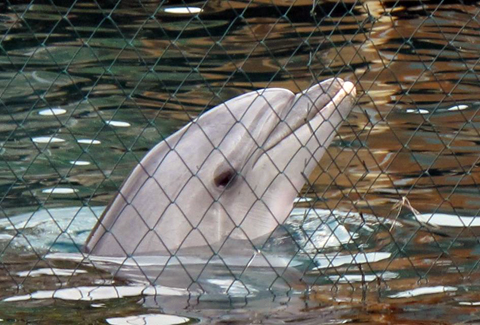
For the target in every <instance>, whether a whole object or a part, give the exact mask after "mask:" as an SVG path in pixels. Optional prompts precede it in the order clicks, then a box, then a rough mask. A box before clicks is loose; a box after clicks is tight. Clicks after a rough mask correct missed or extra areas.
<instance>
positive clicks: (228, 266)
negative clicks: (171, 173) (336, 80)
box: [0, 0, 480, 324]
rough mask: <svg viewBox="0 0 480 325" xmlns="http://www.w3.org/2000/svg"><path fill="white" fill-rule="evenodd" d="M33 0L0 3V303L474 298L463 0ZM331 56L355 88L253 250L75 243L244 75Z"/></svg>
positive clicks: (75, 310) (363, 303)
mask: <svg viewBox="0 0 480 325" xmlns="http://www.w3.org/2000/svg"><path fill="white" fill-rule="evenodd" d="M52 3H53V1H47V0H44V1H24V0H23V1H8V0H7V2H6V3H3V4H0V33H1V40H0V107H1V108H2V109H1V110H0V125H1V127H0V157H1V159H0V197H1V210H0V211H1V213H2V216H3V217H2V219H0V279H1V281H0V288H1V289H2V290H1V293H0V299H2V301H1V302H0V305H1V307H0V318H1V319H3V320H4V321H7V322H14V321H21V322H33V323H40V324H51V323H72V322H76V323H80V322H82V323H93V322H104V321H106V322H107V323H109V324H158V323H168V324H176V323H184V322H188V321H190V322H192V323H195V322H204V323H209V322H217V323H252V322H260V321H261V322H263V323H272V324H278V323H280V322H284V323H299V324H318V323H319V322H324V323H330V324H337V323H342V324H344V323H365V324H375V323H399V322H402V323H408V324H420V323H424V322H427V321H428V322H438V323H442V324H443V323H461V322H474V321H477V320H478V318H479V317H480V315H479V313H478V310H477V309H476V306H478V305H479V304H480V291H479V288H478V285H477V283H478V280H479V279H478V277H479V273H478V266H479V253H480V251H479V245H478V243H479V240H478V237H477V236H478V233H479V232H480V231H479V228H478V227H480V221H479V219H477V218H475V217H476V216H477V215H478V213H479V209H480V203H479V202H480V200H478V197H479V194H480V193H479V187H478V184H477V181H478V180H479V175H480V173H479V164H480V162H479V157H480V155H479V153H480V152H479V149H477V148H479V146H478V141H479V135H480V134H479V131H478V128H479V127H480V125H479V124H477V123H479V118H478V117H477V113H478V110H479V109H480V98H479V95H478V94H479V93H480V82H479V81H480V80H479V69H480V68H479V67H480V66H479V64H478V63H479V59H478V53H479V48H480V36H479V33H478V31H479V29H480V22H479V18H478V15H479V13H480V7H479V6H478V3H477V2H476V1H461V2H458V1H443V2H441V5H439V4H438V3H437V2H434V1H402V2H396V1H376V0H372V1H354V0H345V1H343V2H337V1H321V2H319V3H316V4H312V2H311V1H304V0H299V1H296V2H294V1H273V2H272V1H262V0H259V1H254V2H240V1H216V0H214V1H209V2H206V3H201V2H191V3H190V2H189V3H188V5H189V6H190V7H188V8H189V9H186V8H187V7H186V5H185V3H184V2H181V3H180V2H175V1H172V2H169V3H165V4H163V5H162V6H159V2H158V1H153V0H152V1H141V2H137V1H118V2H117V1H82V2H75V3H74V4H73V5H72V2H71V1H54V3H55V4H52ZM331 76H339V77H342V78H344V79H347V80H350V81H352V82H354V83H355V84H356V87H357V90H358V92H359V96H358V102H357V105H356V107H355V108H354V110H353V112H352V113H351V115H350V116H349V118H348V122H347V123H346V124H345V125H344V126H343V127H342V129H341V130H340V132H339V136H338V137H337V138H336V140H335V141H334V144H333V145H332V146H331V147H330V148H329V150H328V154H327V155H326V157H325V158H324V159H323V160H322V161H321V163H320V164H319V168H318V169H317V170H316V171H315V173H314V175H312V176H311V177H310V184H309V185H308V186H306V187H305V191H304V193H302V198H300V199H299V200H298V202H297V204H296V209H295V210H294V211H293V212H292V215H291V217H290V218H289V220H288V221H287V223H286V225H285V227H284V228H283V230H282V231H280V230H279V233H278V234H277V236H275V237H274V238H273V239H272V242H271V246H272V248H271V251H267V252H266V253H265V256H258V258H259V259H261V260H262V261H264V262H265V261H267V262H268V263H267V265H268V267H265V265H264V266H255V265H253V264H251V263H250V261H241V260H237V261H236V263H237V264H238V265H235V263H233V262H228V261H227V262H225V261H218V260H217V261H216V262H218V263H217V264H215V263H214V262H212V263H211V264H209V265H211V267H210V268H209V269H208V270H204V269H200V270H199V269H198V264H197V266H195V265H196V264H195V262H194V261H192V260H185V259H183V260H182V258H183V257H181V256H180V257H175V258H172V259H171V260H167V261H154V260H145V261H142V260H136V261H135V260H133V261H132V260H129V261H123V260H122V261H116V260H102V261H95V260H88V259H84V257H83V256H82V255H79V254H78V252H79V249H80V248H81V245H82V244H83V242H84V240H85V238H86V236H88V232H89V230H90V229H91V227H93V225H94V224H95V222H96V220H97V218H98V217H99V215H100V214H101V211H102V210H103V209H104V206H105V205H106V204H107V203H108V202H109V200H110V199H111V198H112V196H113V195H114V194H115V192H116V191H117V190H118V188H119V186H120V185H121V183H122V181H123V180H124V179H125V177H126V176H127V175H128V173H129V172H130V171H131V169H132V167H133V166H134V165H135V164H136V163H137V162H138V161H139V160H140V159H141V158H142V157H143V156H144V155H145V153H146V152H147V151H148V150H149V149H150V148H151V147H153V146H154V145H155V144H156V143H158V142H159V141H161V140H162V139H163V138H165V137H167V136H168V135H170V134H171V133H173V132H175V131H176V130H178V129H179V128H180V127H182V126H183V125H185V124H186V123H187V122H188V121H190V120H191V119H192V118H194V117H196V116H198V115H199V114H201V113H202V112H203V111H205V110H208V109H209V108H211V107H213V106H214V105H217V104H219V103H221V102H223V101H225V100H227V99H229V98H232V97H234V96H237V95H239V94H243V93H245V92H247V91H250V90H253V89H259V88H264V87H283V88H287V89H290V90H292V91H295V92H298V91H299V90H302V89H305V88H307V87H308V86H310V85H311V84H312V82H315V81H318V80H323V79H326V78H328V77H331ZM405 198H406V199H405ZM80 207H83V208H80ZM89 207H92V208H89ZM47 210H48V212H47ZM35 211H36V212H35ZM33 212H35V214H33V215H32V213H33ZM292 238H293V241H292ZM278 247H287V249H286V250H285V251H281V250H280V249H279V248H278ZM268 254H271V255H270V256H269V255H268ZM273 257H275V258H273ZM273 261H281V262H282V263H280V264H279V265H273V264H272V263H273ZM79 262H82V263H79ZM102 263H103V264H102ZM156 263H158V264H156ZM100 264H102V265H103V266H104V267H101V265H100ZM160 264H161V265H163V266H161V267H158V265H160ZM95 265H97V267H95ZM99 265H100V266H99ZM105 265H107V266H109V267H110V269H109V268H108V267H105ZM112 268H113V269H114V270H116V271H114V272H113V273H114V274H116V275H117V276H116V277H115V278H112V275H111V273H110V272H109V271H111V270H112ZM142 270H143V271H142ZM159 270H160V271H159ZM139 271H140V272H139ZM149 271H152V272H154V274H153V275H152V274H150V273H148V272H149ZM124 272H127V273H128V272H130V273H132V272H133V273H135V276H136V278H135V277H134V278H135V280H136V282H134V283H132V282H131V281H128V280H125V277H122V273H124ZM142 272H143V273H142ZM155 272H157V273H156V274H155ZM162 272H163V273H162ZM162 274H163V277H162ZM172 274H173V275H174V276H172ZM180 275H181V276H180ZM171 276H172V277H171ZM152 277H153V278H154V279H159V281H152ZM127 278H128V277H127ZM131 278H132V277H130V280H131ZM172 279H175V281H180V282H181V283H179V284H178V285H176V286H168V284H171V283H172V282H171V281H173V280H172ZM179 279H180V280H179ZM192 279H195V280H196V281H195V282H193V281H192ZM182 281H183V282H182ZM212 281H213V282H212ZM205 288H207V289H208V290H210V291H209V292H210V294H209V295H205V294H202V290H205ZM161 313H166V314H170V316H166V315H163V314H161ZM185 317H188V318H185Z"/></svg>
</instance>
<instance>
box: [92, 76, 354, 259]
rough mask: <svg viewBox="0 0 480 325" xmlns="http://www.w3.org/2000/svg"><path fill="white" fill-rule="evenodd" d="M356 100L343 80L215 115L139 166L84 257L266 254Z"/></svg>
mask: <svg viewBox="0 0 480 325" xmlns="http://www.w3.org/2000/svg"><path fill="white" fill-rule="evenodd" d="M355 96H356V91H355V87H354V85H353V84H352V83H351V82H345V81H343V80H341V79H338V78H336V79H329V80H326V81H323V82H321V83H319V84H317V85H314V86H312V87H310V88H308V89H307V90H305V91H303V92H301V93H298V94H294V93H292V92H291V91H289V90H286V89H280V88H268V89H262V90H258V91H253V92H250V93H247V94H244V95H241V96H239V97H236V98H233V99H231V100H229V101H227V102H225V103H223V104H221V105H219V106H217V107H215V108H213V109H211V110H210V111H208V112H207V113H205V114H203V115H201V116H200V117H199V118H197V119H196V120H194V121H193V122H191V123H189V124H188V125H186V126H185V127H183V128H182V129H180V130H179V131H177V132H176V133H174V134H173V135H171V136H170V137H168V138H167V139H165V140H164V141H162V142H161V143H159V144H158V145H156V146H155V147H154V148H153V149H152V150H151V151H150V152H149V153H148V154H147V155H146V156H145V157H144V158H143V160H142V161H141V162H140V163H139V164H138V165H137V166H136V167H135V169H134V170H133V171H132V173H131V174H130V176H129V177H128V178H127V179H126V181H125V182H124V183H123V185H122V187H121V189H120V191H119V193H118V194H117V195H116V197H115V198H114V199H113V201H112V202H111V203H110V205H109V206H108V207H107V209H106V210H105V212H104V213H103V215H102V216H101V218H100V219H99V221H98V223H97V225H96V226H95V228H94V229H93V230H92V232H91V234H90V236H89V238H88V240H87V242H86V245H85V251H86V252H87V253H90V254H93V255H99V256H118V257H122V256H135V255H147V256H156V255H166V256H173V255H178V254H181V253H182V252H185V251H192V249H194V248H198V247H203V248H204V251H205V250H206V252H207V253H210V254H217V253H218V254H219V255H220V254H222V253H223V250H224V248H225V247H227V246H229V245H230V246H237V245H238V243H246V246H250V247H254V248H255V247H261V245H262V243H264V242H265V240H266V239H265V238H267V237H268V236H269V235H270V234H271V233H272V232H273V231H274V230H275V228H276V227H277V226H278V225H280V224H282V223H283V222H284V221H285V219H286V218H287V217H288V216H289V214H290V212H291V210H292V208H293V202H294V200H295V198H296V196H297V195H298V193H299V192H300V191H301V189H302V186H303V185H304V184H305V181H306V177H308V175H310V173H311V172H312V171H313V170H314V168H315V167H317V166H318V161H319V160H320V158H321V157H322V155H323V154H324V153H325V151H326V148H327V147H328V145H329V144H330V142H331V141H332V139H333V138H334V136H335V135H336V131H337V130H338V128H339V127H340V125H341V124H342V122H343V121H344V120H345V119H346V117H347V115H348V114H349V113H350V111H351V109H352V106H353V102H354V98H355ZM193 251H194V250H193Z"/></svg>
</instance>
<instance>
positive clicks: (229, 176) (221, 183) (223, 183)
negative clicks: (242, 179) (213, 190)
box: [213, 168, 237, 189]
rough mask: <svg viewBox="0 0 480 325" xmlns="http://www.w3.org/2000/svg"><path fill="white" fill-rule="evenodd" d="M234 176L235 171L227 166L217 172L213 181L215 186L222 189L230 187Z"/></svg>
mask: <svg viewBox="0 0 480 325" xmlns="http://www.w3.org/2000/svg"><path fill="white" fill-rule="evenodd" d="M236 176H237V172H236V171H235V170H233V169H231V168H229V169H225V170H223V171H221V172H219V173H217V174H216V175H215V177H214V179H213V181H214V182H215V186H217V187H218V188H221V189H224V188H228V187H230V186H231V185H232V184H233V182H234V181H235V177H236Z"/></svg>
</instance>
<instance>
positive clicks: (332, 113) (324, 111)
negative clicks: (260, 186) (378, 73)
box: [262, 78, 356, 151]
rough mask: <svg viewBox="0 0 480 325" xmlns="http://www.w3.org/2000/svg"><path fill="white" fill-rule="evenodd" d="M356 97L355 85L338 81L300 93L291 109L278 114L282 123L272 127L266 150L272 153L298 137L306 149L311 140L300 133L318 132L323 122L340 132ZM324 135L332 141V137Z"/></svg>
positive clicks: (265, 145) (287, 107) (286, 108)
mask: <svg viewBox="0 0 480 325" xmlns="http://www.w3.org/2000/svg"><path fill="white" fill-rule="evenodd" d="M355 96H356V90H355V86H354V85H353V83H351V82H349V81H343V80H342V79H337V78H333V79H328V80H325V81H323V82H321V83H319V84H317V85H315V86H313V87H311V88H309V89H307V90H305V91H303V92H301V93H299V94H297V95H296V96H295V99H294V100H293V102H292V105H291V106H286V107H285V108H284V110H283V111H282V112H278V113H279V117H280V119H281V120H280V123H278V124H277V125H276V126H275V127H273V128H272V131H271V133H270V135H269V136H268V138H267V139H266V141H265V143H264V145H263V146H262V148H263V149H264V150H265V151H268V150H270V149H272V148H274V147H275V146H276V145H278V144H279V143H280V142H282V141H283V140H284V139H285V138H287V137H289V136H295V134H297V136H296V137H297V139H298V140H299V141H300V142H301V145H303V146H305V145H306V141H308V140H309V139H308V138H306V139H303V140H302V139H300V138H299V137H298V132H296V131H297V130H298V129H299V128H301V127H303V126H306V127H308V128H309V129H310V130H312V131H313V132H315V131H317V130H318V128H319V127H321V125H322V124H323V123H329V124H331V126H332V127H333V129H336V128H337V127H338V126H339V125H340V124H341V123H342V122H343V121H344V120H345V119H346V118H347V115H348V114H349V113H350V110H351V105H352V102H353V101H354V99H355ZM332 131H333V130H331V132H332ZM313 132H310V134H312V133H313ZM324 136H326V137H327V138H328V137H329V136H330V134H325V135H324Z"/></svg>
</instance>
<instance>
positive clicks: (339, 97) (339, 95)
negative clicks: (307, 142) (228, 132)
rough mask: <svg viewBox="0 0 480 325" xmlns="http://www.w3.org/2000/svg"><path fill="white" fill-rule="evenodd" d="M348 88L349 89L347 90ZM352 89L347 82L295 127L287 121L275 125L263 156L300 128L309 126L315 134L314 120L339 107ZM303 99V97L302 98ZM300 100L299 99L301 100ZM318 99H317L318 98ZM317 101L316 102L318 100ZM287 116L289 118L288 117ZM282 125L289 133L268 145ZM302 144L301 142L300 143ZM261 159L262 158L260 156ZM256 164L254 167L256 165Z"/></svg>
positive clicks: (312, 108)
mask: <svg viewBox="0 0 480 325" xmlns="http://www.w3.org/2000/svg"><path fill="white" fill-rule="evenodd" d="M349 84H350V85H349ZM346 86H347V87H348V88H347V89H345V88H346ZM352 89H353V84H351V83H347V82H345V83H344V84H343V85H342V87H341V88H340V89H339V90H338V91H337V92H336V93H335V95H333V96H331V98H330V100H329V101H328V102H327V103H326V104H325V105H324V106H323V107H322V108H319V109H316V107H315V105H312V107H311V109H310V110H309V111H308V112H307V115H306V116H305V117H304V118H302V119H298V120H296V123H295V124H294V125H289V124H287V123H286V122H285V119H283V120H282V121H281V122H280V123H279V124H277V125H275V126H274V128H273V130H272V132H271V133H270V134H269V136H268V137H267V139H266V140H265V143H264V145H263V146H262V147H261V148H262V152H263V153H262V154H265V153H267V152H268V151H270V150H272V149H274V148H275V147H277V146H278V145H279V144H281V143H282V142H283V141H284V140H285V139H287V138H289V137H290V136H293V135H295V132H296V131H297V130H299V129H300V128H302V127H304V126H306V125H307V126H308V127H309V128H310V130H311V132H312V135H313V134H314V133H315V131H316V130H314V129H313V128H312V126H311V125H310V122H311V121H312V120H314V119H315V118H317V117H319V116H322V112H324V111H325V110H326V108H328V107H329V106H331V105H335V106H339V105H340V104H341V103H342V101H343V100H344V99H345V98H346V97H347V96H349V95H350V94H351V92H352ZM324 95H327V96H328V93H324V94H322V95H320V96H324ZM300 98H301V97H300ZM300 98H299V99H300ZM299 99H297V100H296V101H295V102H294V103H293V104H292V106H291V107H290V108H292V107H293V106H294V105H295V104H296V102H297V101H298V100H299ZM316 99H317V98H316ZM316 99H315V100H316ZM315 100H312V102H313V103H314V102H315ZM291 112H292V111H290V112H288V114H290V113H291ZM288 114H287V116H288ZM327 119H328V118H325V120H327ZM281 124H284V125H285V126H286V127H287V130H288V133H287V134H285V135H284V136H283V137H281V138H279V139H278V140H277V141H275V142H273V143H268V139H270V138H271V136H272V135H273V134H274V133H275V131H279V130H278V129H277V128H278V126H279V125H281ZM299 142H300V141H299ZM259 157H260V156H259ZM259 157H258V158H257V159H256V161H255V164H256V162H257V161H258V159H259ZM255 164H254V165H255Z"/></svg>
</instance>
